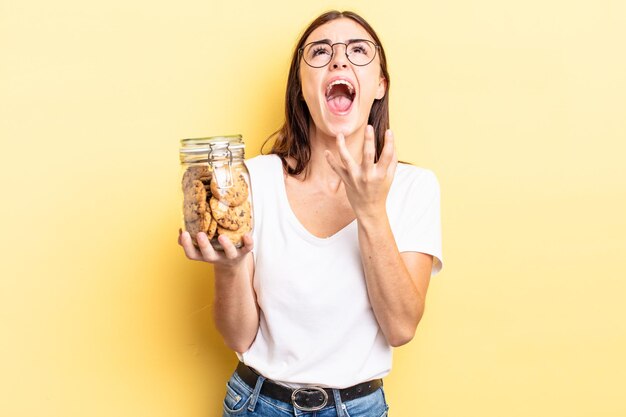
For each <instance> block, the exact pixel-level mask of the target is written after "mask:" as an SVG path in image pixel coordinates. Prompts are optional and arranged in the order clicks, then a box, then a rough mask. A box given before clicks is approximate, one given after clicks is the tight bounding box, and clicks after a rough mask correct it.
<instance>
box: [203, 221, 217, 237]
mask: <svg viewBox="0 0 626 417" xmlns="http://www.w3.org/2000/svg"><path fill="white" fill-rule="evenodd" d="M215 232H217V222H216V221H215V219H214V218H211V224H209V230H208V231H207V232H206V234H207V236H208V238H209V240H210V239H213V237H214V236H215Z"/></svg>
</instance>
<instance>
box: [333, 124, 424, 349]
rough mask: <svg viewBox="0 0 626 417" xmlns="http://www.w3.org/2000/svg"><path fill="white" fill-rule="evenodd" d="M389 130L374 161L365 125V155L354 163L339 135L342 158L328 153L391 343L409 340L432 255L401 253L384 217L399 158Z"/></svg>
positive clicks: (380, 319)
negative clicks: (353, 217)
mask: <svg viewBox="0 0 626 417" xmlns="http://www.w3.org/2000/svg"><path fill="white" fill-rule="evenodd" d="M393 142H394V139H393V134H392V133H391V131H387V133H386V135H385V146H384V147H383V150H382V153H381V155H380V158H379V161H378V162H377V163H374V155H375V139H374V129H373V128H372V127H371V126H368V127H367V128H366V130H365V140H364V142H363V155H362V161H361V163H360V164H357V163H356V162H355V161H354V159H353V158H352V156H351V155H350V153H349V151H348V149H347V148H346V145H345V139H344V137H343V135H341V134H340V135H338V136H337V147H338V149H339V157H340V159H341V161H337V160H336V159H335V157H334V156H333V155H332V153H330V152H329V151H326V158H327V160H328V163H329V164H330V166H331V167H332V168H333V169H334V170H335V172H336V173H337V174H338V175H339V176H340V177H341V179H342V181H343V183H344V185H345V189H346V195H347V197H348V200H349V201H350V205H351V206H352V209H353V210H354V213H355V215H356V218H357V223H358V236H359V248H360V253H361V261H362V263H363V269H364V271H365V280H366V284H367V290H368V295H369V299H370V304H371V305H372V309H373V311H374V315H375V316H376V319H377V321H378V324H379V325H380V327H381V329H382V331H383V334H384V335H385V337H386V338H387V341H388V342H389V344H390V345H392V346H400V345H403V344H405V343H407V342H409V341H410V340H411V339H412V338H413V336H414V335H415V330H416V328H417V325H418V323H419V321H420V319H421V317H422V314H423V313H424V303H425V297H426V291H427V289H428V284H429V280H430V273H431V269H432V263H433V258H432V256H430V255H426V254H422V253H417V252H410V253H402V254H401V253H400V252H399V251H398V248H397V246H396V243H395V239H394V237H393V234H392V231H391V226H390V225H389V219H388V217H387V208H386V200H387V195H388V193H389V189H390V187H391V183H392V181H393V177H394V174H395V169H396V166H397V158H396V153H395V149H394V143H393Z"/></svg>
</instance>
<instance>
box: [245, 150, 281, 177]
mask: <svg viewBox="0 0 626 417" xmlns="http://www.w3.org/2000/svg"><path fill="white" fill-rule="evenodd" d="M280 165H281V162H280V158H279V157H278V156H277V155H274V154H269V155H257V156H255V157H252V158H250V159H246V167H247V168H248V170H249V171H250V175H255V174H257V175H263V174H264V173H265V174H269V173H271V172H272V171H273V170H275V169H276V167H277V166H280Z"/></svg>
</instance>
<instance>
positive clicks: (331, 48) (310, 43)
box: [298, 39, 380, 68]
mask: <svg viewBox="0 0 626 417" xmlns="http://www.w3.org/2000/svg"><path fill="white" fill-rule="evenodd" d="M357 42H367V43H370V44H372V45H374V55H373V56H372V59H371V60H370V61H369V62H368V63H367V64H355V63H354V62H352V60H351V59H350V55H348V46H349V45H350V44H353V43H357ZM317 44H324V45H329V46H330V50H331V52H332V53H331V54H330V58H329V59H328V62H327V63H325V64H324V65H320V66H319V67H316V66H315V65H311V64H309V62H308V61H307V60H306V58H304V50H305V49H306V48H307V47H308V46H310V45H317ZM335 45H343V46H345V52H344V53H345V54H346V59H347V60H348V61H350V63H351V64H352V65H356V66H357V67H364V66H366V65H369V64H371V63H372V61H374V59H376V54H377V53H378V50H379V49H380V45H377V44H376V43H374V42H373V41H370V40H369V39H351V40H349V41H348V43H345V42H335V43H332V44H331V43H330V42H328V41H314V42H309V43H307V44H306V45H304V46H302V47H301V48H298V55H300V58H302V60H303V61H304V62H305V63H306V64H307V65H308V66H309V67H311V68H324V67H325V66H326V65H328V64H330V63H331V61H332V60H333V57H334V56H335Z"/></svg>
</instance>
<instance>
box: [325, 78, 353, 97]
mask: <svg viewBox="0 0 626 417" xmlns="http://www.w3.org/2000/svg"><path fill="white" fill-rule="evenodd" d="M338 84H343V85H347V86H348V91H349V92H350V94H354V87H353V86H352V84H350V83H349V82H348V81H346V80H335V81H333V82H332V83H330V84H328V87H326V95H327V96H328V95H329V94H330V90H331V88H333V86H334V85H338Z"/></svg>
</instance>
